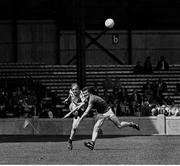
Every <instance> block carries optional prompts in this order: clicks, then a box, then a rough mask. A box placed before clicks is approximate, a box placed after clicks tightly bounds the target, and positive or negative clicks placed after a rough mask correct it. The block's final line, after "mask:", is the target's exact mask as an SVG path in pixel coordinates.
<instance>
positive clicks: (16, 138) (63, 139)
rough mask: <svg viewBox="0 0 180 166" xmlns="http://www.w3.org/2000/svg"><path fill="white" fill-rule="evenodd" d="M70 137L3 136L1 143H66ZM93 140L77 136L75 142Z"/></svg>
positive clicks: (109, 136)
mask: <svg viewBox="0 0 180 166" xmlns="http://www.w3.org/2000/svg"><path fill="white" fill-rule="evenodd" d="M120 137H132V136H129V135H128V136H124V135H103V136H100V137H99V138H98V139H105V138H120ZM68 138H69V135H1V136H0V143H6V142H10V143H14V142H66V141H67V140H68ZM83 139H91V135H76V136H75V138H74V140H75V141H78V140H83Z"/></svg>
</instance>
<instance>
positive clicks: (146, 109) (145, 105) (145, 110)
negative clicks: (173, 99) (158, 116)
mask: <svg viewBox="0 0 180 166" xmlns="http://www.w3.org/2000/svg"><path fill="white" fill-rule="evenodd" d="M141 113H142V115H143V116H150V115H151V107H150V103H149V100H148V98H147V97H146V96H144V97H143V99H142V103H141Z"/></svg>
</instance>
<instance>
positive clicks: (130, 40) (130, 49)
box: [127, 0, 133, 65]
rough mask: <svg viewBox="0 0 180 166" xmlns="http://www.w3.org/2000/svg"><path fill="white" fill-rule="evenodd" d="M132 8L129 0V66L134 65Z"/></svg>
mask: <svg viewBox="0 0 180 166" xmlns="http://www.w3.org/2000/svg"><path fill="white" fill-rule="evenodd" d="M131 10H132V7H131V2H130V0H128V4H127V21H128V22H127V26H128V27H127V29H128V30H127V35H128V37H127V39H128V64H129V65H131V64H132V49H133V48H132V25H131V24H132V22H131V21H132V20H131V15H132V14H131V12H132V11H131Z"/></svg>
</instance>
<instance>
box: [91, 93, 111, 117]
mask: <svg viewBox="0 0 180 166" xmlns="http://www.w3.org/2000/svg"><path fill="white" fill-rule="evenodd" d="M89 104H91V105H92V109H96V110H97V113H100V114H103V113H106V112H107V111H108V107H109V105H108V104H107V103H106V101H105V100H104V99H102V98H101V97H99V96H96V95H92V94H90V97H89V102H88V105H89Z"/></svg>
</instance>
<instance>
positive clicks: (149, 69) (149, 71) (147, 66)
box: [144, 56, 153, 74]
mask: <svg viewBox="0 0 180 166" xmlns="http://www.w3.org/2000/svg"><path fill="white" fill-rule="evenodd" d="M152 73H153V70H152V64H151V57H150V56H148V57H147V58H146V60H145V62H144V74H152Z"/></svg>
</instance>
